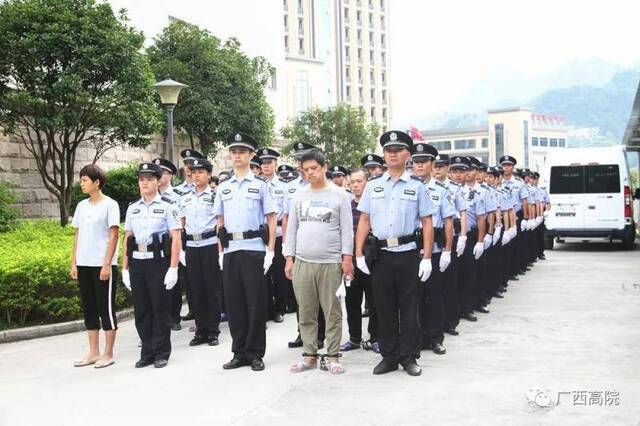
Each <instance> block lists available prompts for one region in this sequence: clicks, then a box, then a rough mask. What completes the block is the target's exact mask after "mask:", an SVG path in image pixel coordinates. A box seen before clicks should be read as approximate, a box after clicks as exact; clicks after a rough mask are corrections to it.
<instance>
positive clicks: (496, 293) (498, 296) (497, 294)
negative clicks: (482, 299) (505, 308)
mask: <svg viewBox="0 0 640 426" xmlns="http://www.w3.org/2000/svg"><path fill="white" fill-rule="evenodd" d="M493 297H495V298H496V299H504V296H503V295H502V293H500V292H499V291H496V292H495V293H494V295H493Z"/></svg>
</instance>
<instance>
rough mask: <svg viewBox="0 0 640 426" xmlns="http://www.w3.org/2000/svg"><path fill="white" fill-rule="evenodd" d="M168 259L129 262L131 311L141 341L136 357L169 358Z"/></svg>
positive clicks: (148, 359)
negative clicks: (165, 282) (165, 279)
mask: <svg viewBox="0 0 640 426" xmlns="http://www.w3.org/2000/svg"><path fill="white" fill-rule="evenodd" d="M168 269H169V258H160V259H144V260H141V259H133V258H132V259H130V261H129V277H130V279H131V293H132V296H133V312H134V317H135V323H136V330H138V336H139V337H140V340H141V341H142V349H141V351H140V358H141V359H144V360H147V361H156V360H159V359H169V356H170V355H171V313H170V309H171V291H169V290H167V288H166V287H165V285H164V277H165V275H166V274H167V270H168Z"/></svg>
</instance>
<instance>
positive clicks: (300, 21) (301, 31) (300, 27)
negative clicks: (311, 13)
mask: <svg viewBox="0 0 640 426" xmlns="http://www.w3.org/2000/svg"><path fill="white" fill-rule="evenodd" d="M298 34H300V35H304V19H302V18H298Z"/></svg>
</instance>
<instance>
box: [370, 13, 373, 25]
mask: <svg viewBox="0 0 640 426" xmlns="http://www.w3.org/2000/svg"><path fill="white" fill-rule="evenodd" d="M369 25H370V26H372V27H373V13H370V14H369Z"/></svg>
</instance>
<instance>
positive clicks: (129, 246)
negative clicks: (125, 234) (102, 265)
mask: <svg viewBox="0 0 640 426" xmlns="http://www.w3.org/2000/svg"><path fill="white" fill-rule="evenodd" d="M135 247H136V237H134V236H133V235H132V236H130V237H129V239H128V240H127V258H128V259H129V260H131V256H132V255H133V251H134V249H135Z"/></svg>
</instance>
